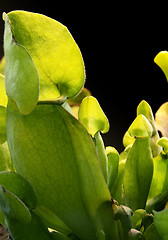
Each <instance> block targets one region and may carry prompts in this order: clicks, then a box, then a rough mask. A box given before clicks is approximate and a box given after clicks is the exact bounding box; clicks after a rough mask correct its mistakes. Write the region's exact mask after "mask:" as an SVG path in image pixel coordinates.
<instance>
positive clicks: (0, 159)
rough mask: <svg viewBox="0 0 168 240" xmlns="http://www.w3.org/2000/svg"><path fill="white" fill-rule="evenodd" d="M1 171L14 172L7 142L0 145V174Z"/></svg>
mask: <svg viewBox="0 0 168 240" xmlns="http://www.w3.org/2000/svg"><path fill="white" fill-rule="evenodd" d="M2 171H15V168H14V166H13V163H12V160H11V157H10V153H9V148H8V143H7V142H4V143H3V144H1V145H0V172H2Z"/></svg>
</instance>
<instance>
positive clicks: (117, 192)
mask: <svg viewBox="0 0 168 240" xmlns="http://www.w3.org/2000/svg"><path fill="white" fill-rule="evenodd" d="M125 162H126V160H122V161H120V162H119V169H118V175H117V178H116V180H115V182H114V185H113V187H112V189H110V192H111V196H112V197H113V198H114V199H115V200H116V201H117V202H118V203H119V204H124V202H125V198H124V187H123V178H124V170H125Z"/></svg>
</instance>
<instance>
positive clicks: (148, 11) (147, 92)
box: [0, 0, 168, 151]
mask: <svg viewBox="0 0 168 240" xmlns="http://www.w3.org/2000/svg"><path fill="white" fill-rule="evenodd" d="M11 10H27V11H32V12H38V13H42V14H45V15H47V16H49V17H51V18H54V19H56V20H58V21H59V22H61V23H63V24H64V25H66V26H67V27H68V29H69V31H70V32H71V34H72V35H73V37H74V39H75V41H76V42H77V44H78V46H79V47H80V49H81V52H82V55H83V58H84V62H85V67H86V75H87V79H86V84H85V86H86V87H87V88H89V89H90V90H91V92H92V94H93V95H94V96H95V97H96V98H97V99H98V101H99V103H100V105H101V106H102V108H103V110H104V112H105V113H106V115H107V117H108V119H109V121H110V126H111V127H110V131H109V133H108V134H105V135H104V136H103V138H104V140H105V145H111V146H114V147H116V148H117V149H118V150H119V151H121V150H122V149H123V146H122V137H123V134H124V133H125V131H126V130H127V129H128V127H129V125H130V124H131V122H132V121H133V120H134V118H135V116H136V107H137V105H138V104H139V103H140V101H141V100H143V99H144V100H146V101H147V102H148V103H149V104H150V105H151V107H152V109H153V112H154V113H155V112H156V111H157V109H158V108H159V106H160V105H161V104H162V103H164V102H166V101H168V85H167V81H166V78H165V76H164V74H163V73H162V71H161V70H160V68H159V67H158V66H157V65H156V64H155V63H154V62H153V59H154V57H155V56H156V54H157V53H158V52H159V51H161V50H168V13H167V11H166V6H164V5H163V6H158V4H157V5H156V6H154V4H153V5H151V6H150V5H149V4H148V7H147V6H146V5H145V4H141V5H140V4H138V3H136V4H134V5H133V4H130V5H128V3H125V4H123V3H122V2H120V1H119V2H118V3H110V1H109V2H108V3H107V2H106V1H104V2H103V1H99V3H96V4H94V2H91V1H90V2H89V1H88V2H87V1H86V2H83V1H67V2H65V1H63V0H62V1H61V3H60V2H58V1H51V0H48V1H45V2H44V1H41V2H39V1H32V0H30V1H20V0H15V1H13V0H1V4H0V14H1V15H2V12H3V11H5V12H9V11H11ZM2 56H3V20H0V57H2Z"/></svg>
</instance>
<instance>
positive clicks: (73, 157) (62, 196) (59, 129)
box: [7, 102, 117, 239]
mask: <svg viewBox="0 0 168 240" xmlns="http://www.w3.org/2000/svg"><path fill="white" fill-rule="evenodd" d="M14 107H15V106H14V104H13V103H12V102H10V103H9V105H8V111H7V136H8V144H9V148H10V152H11V157H12V160H13V162H14V165H15V167H16V170H17V172H18V173H20V174H22V175H23V176H24V177H26V178H27V179H28V180H29V181H30V183H31V184H32V185H33V187H34V189H35V191H36V194H37V198H38V202H39V204H41V205H44V207H46V208H48V209H50V210H51V211H52V212H53V214H55V215H57V216H58V217H59V218H60V219H61V220H62V221H63V222H64V223H65V224H66V225H67V226H68V227H69V228H70V229H71V230H72V231H73V232H74V233H75V234H76V235H77V236H78V237H79V238H82V239H94V238H95V234H96V228H97V227H96V226H95V217H96V215H97V214H98V212H97V211H98V209H99V208H101V205H103V204H104V202H105V203H108V202H109V203H110V202H111V196H110V193H109V190H108V188H107V185H106V183H105V180H104V177H103V175H102V171H101V168H100V165H99V161H98V158H97V154H96V150H95V146H94V143H93V141H92V139H91V137H90V135H89V134H88V132H87V131H86V129H85V128H84V127H83V126H82V125H81V124H80V123H79V122H78V121H77V120H76V119H75V118H74V117H73V116H72V115H71V114H69V113H68V112H67V111H66V110H65V109H64V108H62V107H61V106H56V105H39V106H37V107H36V108H35V110H34V111H33V112H32V113H31V114H29V115H27V116H23V115H22V114H20V113H19V112H18V111H17V109H16V108H14ZM51 176H52V178H51ZM103 206H104V211H102V212H101V213H100V214H98V215H99V219H101V217H100V216H101V215H102V216H103V214H105V213H106V209H108V212H110V214H112V215H111V216H113V212H111V211H112V209H111V210H110V208H111V204H107V205H103ZM103 218H105V216H103ZM99 221H101V220H99ZM110 222H111V223H110ZM110 222H109V225H110V228H109V229H108V231H109V232H111V233H113V234H114V236H115V224H114V222H113V218H112V219H110ZM105 234H107V229H106V232H105ZM116 239H117V238H116Z"/></svg>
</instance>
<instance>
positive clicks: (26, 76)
mask: <svg viewBox="0 0 168 240" xmlns="http://www.w3.org/2000/svg"><path fill="white" fill-rule="evenodd" d="M3 17H4V20H5V34H4V52H5V87H6V94H7V96H8V97H9V98H10V99H11V100H12V101H14V102H16V104H17V106H18V108H19V110H20V112H21V113H22V114H25V115H26V114H29V113H30V112H31V111H32V110H33V109H34V108H35V106H36V104H37V101H38V96H39V77H38V73H37V70H36V67H35V65H34V63H33V60H32V58H31V56H30V54H29V53H28V51H27V50H26V48H25V47H24V46H22V45H20V44H18V43H17V41H16V39H14V36H13V33H12V31H11V26H10V23H9V19H8V16H7V15H6V14H5V13H4V14H3Z"/></svg>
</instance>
